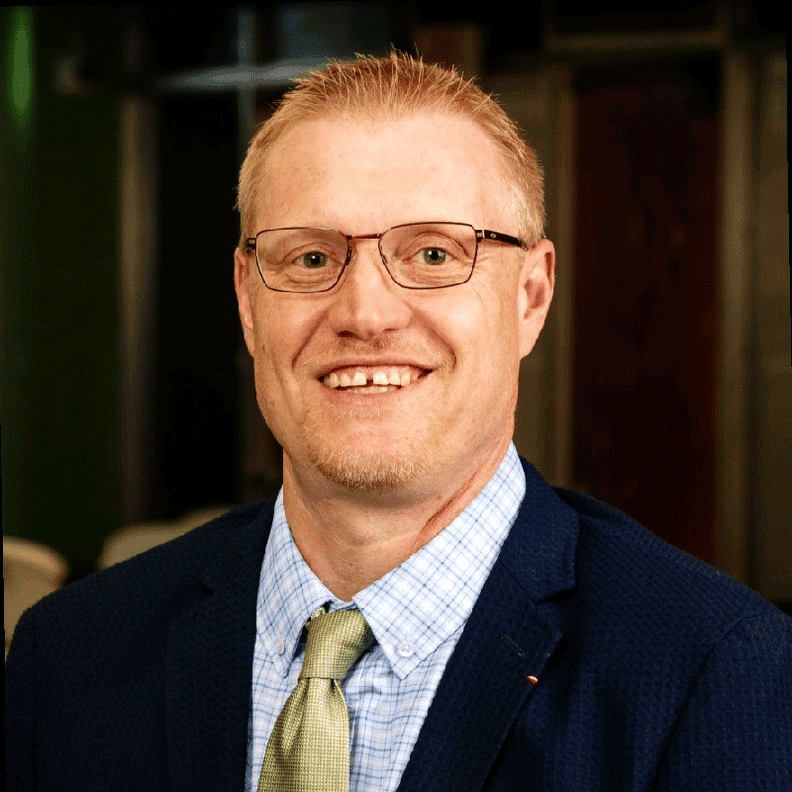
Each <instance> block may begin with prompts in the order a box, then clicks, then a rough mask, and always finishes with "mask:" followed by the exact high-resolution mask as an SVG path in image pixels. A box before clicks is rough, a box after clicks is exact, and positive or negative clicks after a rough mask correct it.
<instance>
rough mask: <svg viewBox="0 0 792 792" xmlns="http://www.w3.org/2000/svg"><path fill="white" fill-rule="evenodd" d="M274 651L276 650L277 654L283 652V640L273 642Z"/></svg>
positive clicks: (284, 649) (284, 648)
mask: <svg viewBox="0 0 792 792" xmlns="http://www.w3.org/2000/svg"><path fill="white" fill-rule="evenodd" d="M275 651H276V652H277V653H278V654H279V655H282V654H283V653H284V652H285V651H286V647H285V646H284V645H283V641H278V642H277V643H276V644H275Z"/></svg>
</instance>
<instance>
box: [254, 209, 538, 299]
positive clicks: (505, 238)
mask: <svg viewBox="0 0 792 792" xmlns="http://www.w3.org/2000/svg"><path fill="white" fill-rule="evenodd" d="M422 225H453V226H465V227H466V228H470V229H471V230H472V231H473V232H474V233H475V235H476V250H475V251H474V253H473V263H472V264H471V265H470V273H469V274H468V276H467V278H465V280H463V281H459V282H458V283H447V284H444V285H443V286H405V285H404V284H403V283H399V281H397V280H396V278H395V277H394V276H393V273H392V272H391V271H390V267H388V260H387V259H386V258H385V254H384V253H383V252H382V237H384V236H385V234H387V233H388V232H390V231H393V230H394V229H397V228H408V227H409V226H422ZM267 231H332V232H333V233H335V234H338V235H339V236H341V237H343V238H344V239H345V240H346V245H347V252H346V259H345V260H344V265H343V266H342V267H341V269H340V270H339V271H338V277H337V278H336V279H335V281H333V283H332V284H331V285H330V286H328V287H327V288H325V289H315V290H311V291H301V290H299V289H297V290H295V289H276V288H275V287H273V286H270V285H269V284H268V283H267V281H266V280H265V279H264V273H263V272H262V271H261V264H260V262H259V258H258V245H257V240H258V238H259V237H260V236H261V234H264V233H266V232H267ZM358 239H376V240H377V248H378V250H379V254H380V258H381V259H382V264H383V266H384V267H385V270H386V271H387V273H388V275H390V278H391V280H392V281H393V282H394V283H395V284H397V285H398V286H401V287H402V289H417V290H426V289H448V288H450V287H451V286H461V285H462V284H463V283H467V282H468V281H469V280H470V279H471V277H472V276H473V270H474V269H475V267H476V261H477V260H478V249H479V242H483V241H485V240H491V241H493V242H502V243H503V244H505V245H512V246H513V247H519V248H522V249H523V250H527V249H528V246H527V244H526V243H525V242H524V241H523V240H522V239H520V238H519V237H516V236H512V235H511V234H504V233H501V232H500V231H490V230H489V229H488V228H474V227H473V226H472V225H470V223H453V222H448V221H447V220H427V221H424V222H420V223H401V224H400V225H395V226H391V227H390V228H388V229H386V230H385V231H383V232H382V233H380V234H355V235H354V236H353V235H350V234H345V233H344V232H343V231H339V230H338V229H336V228H314V227H311V226H286V227H284V228H263V229H262V230H261V231H257V232H256V235H255V236H253V237H248V238H247V239H246V240H245V245H244V248H243V249H244V250H245V251H246V252H252V253H253V254H254V256H255V257H256V269H257V270H258V273H259V276H260V277H261V281H262V283H263V284H264V285H265V286H266V287H267V288H268V289H270V290H271V291H277V292H285V293H287V294H321V293H322V292H327V291H330V290H331V289H334V288H335V287H336V286H337V285H338V283H339V282H340V281H341V278H342V277H343V275H344V272H346V268H347V266H348V264H349V262H350V261H351V260H352V244H351V243H352V242H354V241H355V240H358Z"/></svg>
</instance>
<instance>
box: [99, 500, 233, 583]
mask: <svg viewBox="0 0 792 792" xmlns="http://www.w3.org/2000/svg"><path fill="white" fill-rule="evenodd" d="M233 508H234V507H233V506H207V507H205V508H201V509H196V510H195V511H191V512H188V513H187V514H185V515H184V516H182V517H180V518H179V519H177V520H168V521H158V522H142V523H133V524H131V525H125V526H124V527H123V528H121V529H120V530H118V531H116V532H115V533H114V534H111V535H110V536H108V537H107V539H106V541H105V543H104V547H103V548H102V553H101V555H100V556H99V560H98V562H97V565H98V567H99V569H107V567H109V566H113V564H118V563H119V562H120V561H126V560H127V559H129V558H132V557H134V556H136V555H140V554H141V553H143V552H145V551H146V550H150V549H151V548H152V547H156V546H157V545H161V544H164V543H165V542H168V541H170V540H171V539H175V538H176V537H177V536H181V535H182V534H185V533H187V532H188V531H192V530H193V528H198V527H199V526H201V525H203V524H204V523H207V522H209V521H210V520H213V519H214V518H215V517H220V516H221V515H222V514H225V513H226V512H228V511H231V509H233Z"/></svg>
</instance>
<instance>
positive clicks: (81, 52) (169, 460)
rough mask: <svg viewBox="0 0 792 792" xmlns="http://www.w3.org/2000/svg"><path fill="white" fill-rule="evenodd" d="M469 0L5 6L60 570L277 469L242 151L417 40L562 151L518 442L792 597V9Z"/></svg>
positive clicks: (27, 509) (27, 483)
mask: <svg viewBox="0 0 792 792" xmlns="http://www.w3.org/2000/svg"><path fill="white" fill-rule="evenodd" d="M461 5H462V4H458V3H455V4H444V3H437V4H435V3H417V2H411V3H395V2H366V3H359V2H358V3H356V2H322V3H273V4H266V5H236V6H235V5H226V6H114V7H105V6H51V7H46V6H37V7H35V8H32V7H5V8H3V9H2V10H0V46H1V47H2V49H1V50H0V55H1V56H2V99H1V100H0V101H1V103H2V104H1V109H0V113H1V115H0V166H1V167H2V170H0V264H1V265H2V280H0V289H1V292H0V295H1V297H0V299H1V302H0V310H1V311H2V315H1V321H2V325H1V329H2V339H1V340H0V344H1V349H0V351H1V353H2V360H1V363H2V437H1V439H2V497H3V500H2V514H3V531H4V548H5V545H6V541H8V543H9V546H10V544H11V542H12V539H11V537H17V538H18V539H21V540H27V541H28V542H34V543H37V545H38V544H40V545H44V546H47V547H48V548H50V549H51V550H53V551H55V557H56V559H57V560H58V563H57V564H56V567H55V568H56V569H57V573H53V574H54V578H53V579H56V584H57V585H59V584H60V583H62V582H64V581H67V582H68V581H70V580H75V579H77V578H79V577H82V576H84V575H85V574H87V573H89V572H91V571H93V570H94V569H95V568H97V567H98V566H106V565H107V564H108V563H112V562H113V561H114V560H117V559H118V558H120V557H123V556H124V555H125V554H126V555H128V554H129V553H130V552H132V551H130V550H129V549H127V550H123V549H121V550H119V549H118V547H117V546H116V547H115V549H113V547H114V545H113V537H118V536H119V535H130V532H132V533H134V532H135V531H137V532H139V531H143V532H144V533H146V536H147V537H148V539H146V540H145V541H147V542H148V543H149V544H151V543H153V542H154V541H159V540H161V539H163V538H165V537H167V536H169V535H172V534H173V533H177V532H181V531H183V530H187V528H189V527H190V526H192V525H194V524H196V522H198V521H200V520H203V519H205V518H206V516H207V515H210V514H213V513H215V512H217V511H221V510H223V509H225V508H230V507H231V506H233V505H235V504H239V503H244V502H248V501H252V500H257V499H261V498H263V497H266V496H268V495H270V494H272V493H273V492H274V491H275V490H276V489H277V487H278V485H279V476H280V450H279V448H278V446H277V444H276V443H275V441H274V440H273V439H272V437H271V436H270V434H269V432H268V431H267V429H266V427H265V425H264V423H263V420H262V419H261V417H260V415H259V413H258V410H257V408H256V405H255V400H254V395H253V383H252V373H251V366H250V363H249V360H248V356H247V353H246V351H245V350H244V345H243V343H242V338H241V333H240V330H239V326H238V317H237V312H236V303H235V298H234V291H233V282H232V253H233V249H234V246H235V244H236V241H237V236H238V216H237V214H236V212H235V210H234V203H235V199H236V195H235V186H236V175H237V169H238V167H239V164H240V162H241V160H242V157H243V154H244V150H245V145H246V142H247V140H248V139H249V137H250V136H251V134H252V132H253V130H254V129H255V127H256V125H257V124H258V123H260V122H261V121H263V120H264V119H265V118H266V117H267V115H268V114H269V113H270V112H271V110H272V108H273V105H274V103H275V102H277V100H278V98H279V97H280V96H281V95H282V94H283V92H284V91H285V90H287V89H288V87H289V84H290V81H291V80H292V79H293V78H294V77H296V76H300V75H301V74H304V73H307V72H308V71H309V70H311V69H313V68H316V67H319V66H321V65H322V64H323V63H324V62H325V61H326V60H327V59H328V58H333V57H335V58H349V57H352V56H353V54H354V53H358V52H360V53H367V54H385V53H387V52H388V51H389V49H390V47H391V46H392V45H394V46H396V47H398V48H400V49H403V50H406V51H409V52H413V53H415V52H419V53H420V54H421V55H423V57H425V58H426V59H428V60H432V61H437V62H442V63H449V64H455V65H456V66H458V67H459V68H460V69H461V70H462V71H463V72H464V73H465V74H467V75H469V76H474V77H476V78H477V79H478V80H479V81H480V83H481V84H482V86H483V87H484V88H485V90H487V91H489V92H491V93H494V94H496V95H497V97H498V98H499V100H500V101H501V103H502V104H503V105H504V106H505V108H506V110H507V111H508V112H509V113H510V114H511V115H512V117H514V118H515V119H516V120H517V121H518V122H519V124H520V125H521V127H522V129H523V130H524V132H525V134H526V136H527V137H528V139H529V140H530V141H531V142H532V143H533V144H534V145H535V147H536V148H537V150H538V152H539V155H540V158H541V160H542V162H543V163H544V166H545V169H546V189H547V208H548V230H547V234H548V236H549V237H550V238H551V239H553V240H554V241H555V243H556V246H557V250H558V273H557V291H556V297H555V300H554V305H553V308H552V309H551V313H550V316H549V319H548V323H547V326H546V328H545V330H544V332H543V335H542V337H541V339H540V343H539V345H538V346H537V348H536V350H535V351H534V352H533V353H532V355H531V356H530V357H529V358H528V359H527V360H526V361H524V365H523V370H522V372H521V378H522V388H521V394H520V403H519V408H518V423H517V433H516V443H517V446H518V449H519V450H520V452H521V453H522V454H524V455H525V456H526V457H527V458H528V459H530V460H531V461H532V462H533V463H534V464H535V465H536V466H537V467H538V468H539V470H540V471H541V472H542V473H543V474H544V475H545V477H546V478H548V479H549V480H550V482H551V483H553V484H555V485H558V486H565V487H572V488H575V489H580V490H583V491H585V492H588V493H590V494H592V495H594V496H596V497H598V498H601V499H602V500H604V501H607V502H609V503H611V504H613V505H615V506H617V507H618V508H621V509H623V510H624V511H626V512H628V513H629V514H631V515H632V516H634V517H635V518H637V519H638V520H640V521H641V522H643V523H644V524H645V525H646V526H647V527H648V528H649V529H650V530H652V531H653V532H655V533H657V534H658V535H659V536H662V537H663V538H665V539H667V540H668V541H670V542H672V543H673V544H676V545H678V546H679V547H681V548H683V549H685V550H686V551H688V552H690V553H693V554H695V555H697V556H699V557H700V558H702V559H704V560H705V561H707V562H709V563H712V564H714V565H716V566H718V567H719V568H721V569H723V570H724V571H725V572H727V573H729V574H730V575H732V576H734V577H736V578H738V579H740V580H742V581H744V582H746V583H747V584H748V585H750V586H751V587H753V588H754V589H756V590H757V591H759V592H760V593H761V594H763V595H764V596H765V597H767V598H769V599H771V600H772V601H774V602H776V603H777V604H779V605H781V606H782V607H784V608H786V609H787V610H789V609H790V603H792V369H790V317H789V288H790V284H789V255H788V209H787V153H786V152H787V146H786V136H787V132H786V108H787V89H786V80H787V71H786V38H785V17H786V15H785V13H784V12H783V11H782V6H781V5H780V4H776V3H775V2H770V1H769V0H757V1H756V2H754V3H749V2H740V0H731V2H729V1H728V0H712V1H711V2H704V1H701V2H698V1H697V0H689V1H687V0H665V1H664V2H660V0H650V2H649V3H646V2H641V3H638V2H637V0H636V1H635V2H633V3H629V2H625V0H605V2H604V3H599V4H597V11H596V12H595V11H592V7H591V4H590V3H585V4H584V3H582V2H580V0H556V2H551V1H550V0H546V1H545V2H538V3H533V4H520V5H519V6H515V5H514V4H506V3H500V2H494V3H492V2H490V3H484V4H481V5H480V6H479V7H471V9H472V10H470V11H467V12H461V11H460V6H461ZM125 532H126V534H125ZM135 547H138V546H137V545H136V546H135ZM138 549H139V548H138ZM133 550H134V548H133ZM4 557H5V550H4ZM5 567H6V565H5V562H4V569H5ZM9 574H10V573H9V572H8V570H6V576H7V578H8V576H9Z"/></svg>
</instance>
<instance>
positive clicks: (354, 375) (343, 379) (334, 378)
mask: <svg viewBox="0 0 792 792" xmlns="http://www.w3.org/2000/svg"><path fill="white" fill-rule="evenodd" d="M367 373H368V376H367ZM412 380H413V374H412V372H411V371H409V370H408V371H403V370H402V372H400V371H399V368H398V367H396V366H392V367H390V368H387V369H379V370H374V371H372V370H371V369H368V370H367V371H364V370H362V369H357V370H355V369H351V368H350V369H347V370H345V371H341V372H340V373H338V372H336V371H332V372H330V373H329V374H326V375H325V376H324V377H323V378H322V383H323V384H324V385H325V386H326V387H328V388H351V389H352V390H353V392H355V393H358V392H365V393H381V392H383V391H385V390H391V389H393V388H394V387H397V388H398V387H402V388H403V387H404V386H405V385H409V384H410V383H411V382H412Z"/></svg>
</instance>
